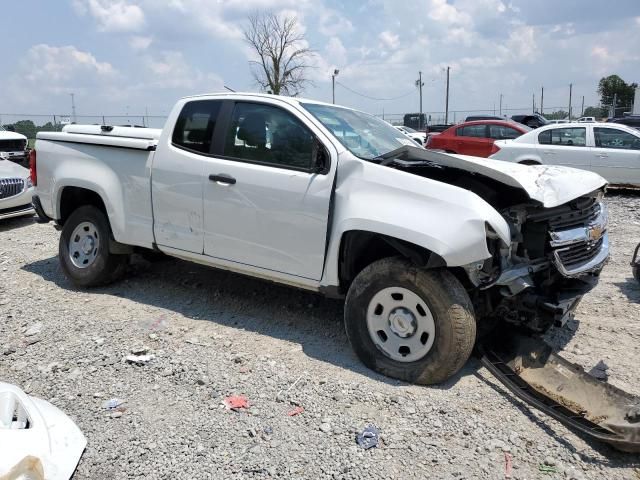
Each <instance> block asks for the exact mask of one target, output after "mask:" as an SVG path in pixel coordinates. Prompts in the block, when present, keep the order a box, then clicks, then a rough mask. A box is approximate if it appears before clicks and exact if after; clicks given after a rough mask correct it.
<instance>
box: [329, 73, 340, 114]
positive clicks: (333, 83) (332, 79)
mask: <svg viewBox="0 0 640 480" xmlns="http://www.w3.org/2000/svg"><path fill="white" fill-rule="evenodd" d="M339 73H340V70H338V69H337V68H336V69H335V70H334V71H333V75H331V87H332V88H331V91H332V98H333V104H334V105H335V103H336V77H337V76H338V74H339Z"/></svg>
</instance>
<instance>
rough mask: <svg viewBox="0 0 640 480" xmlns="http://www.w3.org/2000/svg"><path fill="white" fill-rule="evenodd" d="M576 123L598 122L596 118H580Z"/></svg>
mask: <svg viewBox="0 0 640 480" xmlns="http://www.w3.org/2000/svg"><path fill="white" fill-rule="evenodd" d="M576 122H578V123H595V122H596V117H580V118H579V119H578V120H576Z"/></svg>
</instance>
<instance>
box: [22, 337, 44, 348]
mask: <svg viewBox="0 0 640 480" xmlns="http://www.w3.org/2000/svg"><path fill="white" fill-rule="evenodd" d="M40 341H42V338H41V337H37V336H34V337H29V338H27V339H26V340H25V342H24V343H25V344H26V345H27V346H29V345H34V344H36V343H38V342H40Z"/></svg>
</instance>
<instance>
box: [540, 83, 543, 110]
mask: <svg viewBox="0 0 640 480" xmlns="http://www.w3.org/2000/svg"><path fill="white" fill-rule="evenodd" d="M540 115H544V86H543V87H542V93H541V95H540Z"/></svg>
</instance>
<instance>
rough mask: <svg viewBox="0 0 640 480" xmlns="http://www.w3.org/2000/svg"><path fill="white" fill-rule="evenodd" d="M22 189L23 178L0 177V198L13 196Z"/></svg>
mask: <svg viewBox="0 0 640 480" xmlns="http://www.w3.org/2000/svg"><path fill="white" fill-rule="evenodd" d="M23 190H24V180H23V179H21V178H2V179H0V199H4V198H9V197H14V196H16V195H18V194H20V193H22V191H23Z"/></svg>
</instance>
